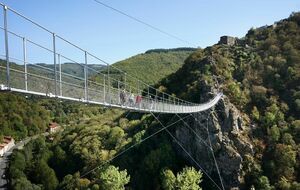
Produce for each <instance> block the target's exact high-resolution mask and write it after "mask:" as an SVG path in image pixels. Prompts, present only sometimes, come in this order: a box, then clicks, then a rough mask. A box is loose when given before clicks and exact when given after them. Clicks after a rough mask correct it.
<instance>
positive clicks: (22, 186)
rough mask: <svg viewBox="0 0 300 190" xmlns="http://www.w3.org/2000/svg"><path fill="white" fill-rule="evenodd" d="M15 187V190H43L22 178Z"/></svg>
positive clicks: (16, 182)
mask: <svg viewBox="0 0 300 190" xmlns="http://www.w3.org/2000/svg"><path fill="white" fill-rule="evenodd" d="M13 185H14V189H15V190H41V189H42V188H41V187H39V186H37V185H34V184H31V182H30V181H29V180H27V179H26V177H21V178H19V179H17V180H16V181H15V182H14V184H13Z"/></svg>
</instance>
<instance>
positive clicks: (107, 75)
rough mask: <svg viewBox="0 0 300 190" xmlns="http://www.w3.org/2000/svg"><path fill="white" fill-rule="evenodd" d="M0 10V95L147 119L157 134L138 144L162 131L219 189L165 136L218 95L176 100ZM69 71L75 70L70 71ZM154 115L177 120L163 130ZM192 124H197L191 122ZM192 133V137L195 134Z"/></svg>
mask: <svg viewBox="0 0 300 190" xmlns="http://www.w3.org/2000/svg"><path fill="white" fill-rule="evenodd" d="M0 5H1V6H2V7H3V9H2V10H3V19H1V17H0V19H1V20H3V22H2V23H3V24H1V25H0V33H2V34H0V42H1V47H0V91H9V92H17V93H23V94H32V95H39V96H45V97H49V98H57V99H62V100H70V101H77V102H83V103H86V104H98V105H102V106H107V107H114V108H121V109H126V110H130V111H134V112H145V113H151V114H152V116H153V118H154V119H156V120H157V121H158V122H159V124H160V125H161V126H162V127H163V128H162V129H160V130H158V131H156V132H155V133H153V134H151V135H149V136H148V137H146V138H143V139H142V140H141V142H144V141H146V140H147V139H150V138H151V137H153V136H155V135H157V134H158V133H160V132H162V131H167V132H168V134H169V135H170V136H171V137H172V139H174V141H175V142H176V143H177V144H178V145H179V146H180V147H181V148H182V149H183V150H184V151H185V152H186V153H187V155H188V156H189V157H190V158H191V160H192V161H193V162H194V163H195V164H196V165H197V166H198V167H199V168H200V169H201V170H202V171H203V172H204V173H205V174H206V175H207V176H208V178H209V179H210V180H211V181H212V182H213V183H214V184H215V186H216V187H217V188H218V189H221V187H219V185H218V184H217V183H216V182H215V181H214V179H212V178H211V177H210V175H209V174H208V173H207V172H205V170H204V169H203V168H202V167H201V165H200V164H199V163H198V162H197V161H196V160H195V159H194V158H193V157H192V155H191V154H190V153H189V152H188V151H186V149H185V148H184V147H183V145H182V144H181V143H180V142H179V141H178V140H177V139H176V137H175V136H173V135H172V134H171V133H170V132H169V131H168V128H169V127H170V126H172V125H174V124H176V123H178V122H181V121H182V122H183V123H184V124H185V125H186V126H188V124H187V123H186V122H185V121H184V119H185V118H187V117H190V116H192V117H194V115H193V114H192V113H198V114H199V113H200V112H203V111H206V110H209V109H210V108H212V107H213V106H215V105H216V104H217V103H218V101H219V100H220V99H221V98H222V96H223V94H222V93H217V94H216V95H215V96H214V97H213V98H212V99H211V100H209V101H208V102H205V103H202V104H196V103H192V102H189V101H185V100H182V99H180V98H177V97H175V96H173V95H170V94H168V93H165V92H162V91H160V90H158V89H156V88H154V87H152V86H151V85H149V84H146V83H145V82H143V81H142V80H140V79H138V78H136V77H133V76H131V75H129V74H127V73H126V72H124V71H122V70H121V69H119V68H117V67H115V66H114V65H110V64H108V63H107V62H105V61H104V60H102V59H100V58H98V57H97V56H95V55H94V54H92V53H90V52H88V51H86V50H84V49H83V48H81V47H79V46H77V45H75V44H74V43H72V42H70V41H68V40H66V39H65V38H63V37H61V36H60V35H57V34H56V33H54V32H52V31H51V30H49V29H48V28H46V27H44V26H42V25H41V24H39V23H37V22H35V21H33V20H31V19H30V18H28V17H26V16H24V15H23V14H21V13H19V12H17V11H15V10H13V9H11V8H9V7H7V6H6V5H4V4H2V3H0ZM122 14H123V13H122ZM127 16H128V15H127ZM9 17H15V18H17V19H18V20H22V21H23V22H26V24H24V26H26V27H28V26H29V25H30V27H33V28H34V29H33V30H40V31H42V32H43V33H44V34H43V37H41V36H39V37H38V38H35V39H32V37H29V36H30V35H29V34H26V32H25V31H23V30H22V27H20V28H21V29H19V30H17V29H15V27H10V26H11V25H14V23H12V24H11V22H9ZM130 17H131V16H130ZM139 22H141V21H139ZM0 23H1V22H0ZM146 25H148V24H146ZM31 36H32V35H31ZM34 37H36V35H35V36H34V35H33V38H34ZM70 49H72V51H70ZM70 52H72V53H70ZM74 67H76V71H75V70H74ZM199 95H200V94H199ZM155 113H170V114H173V116H177V117H178V118H179V120H177V121H176V122H174V123H172V124H169V125H167V126H165V125H164V124H163V123H162V122H161V121H160V120H159V118H158V117H157V116H155ZM179 114H186V116H184V117H181V116H180V115H179ZM158 115H159V114H158ZM194 119H195V121H197V122H199V121H198V120H197V118H196V117H194ZM188 127H189V126H188ZM207 127H208V126H207ZM189 129H191V130H192V131H193V129H192V128H190V127H189ZM207 132H208V128H207ZM193 133H195V134H196V132H195V131H193ZM196 136H197V138H200V140H202V142H204V145H205V146H207V147H208V148H209V150H210V151H211V153H212V155H213V158H214V162H215V165H216V168H217V171H218V175H219V178H220V183H221V185H222V189H224V186H223V183H222V179H221V174H220V171H219V168H218V165H217V161H216V159H215V157H214V151H213V149H212V146H211V142H210V140H209V142H210V144H209V145H208V144H207V143H206V142H205V140H203V139H202V138H201V137H200V136H199V135H197V134H196ZM208 136H209V134H208ZM137 144H139V143H136V144H133V145H131V146H129V147H127V148H126V149H124V150H123V151H121V152H119V153H118V154H116V155H115V156H114V157H113V158H111V159H110V160H109V161H112V160H113V159H114V158H116V157H119V156H120V155H122V154H124V153H125V152H127V151H128V150H130V149H131V148H133V147H135V146H136V145H137ZM98 168H99V166H97V167H95V168H94V169H92V170H90V171H86V172H85V173H84V174H83V175H82V177H83V176H86V175H88V174H89V173H91V172H93V171H94V170H96V169H98Z"/></svg>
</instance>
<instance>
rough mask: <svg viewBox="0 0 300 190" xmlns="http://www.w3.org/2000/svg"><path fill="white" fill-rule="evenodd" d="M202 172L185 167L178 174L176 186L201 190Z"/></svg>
mask: <svg viewBox="0 0 300 190" xmlns="http://www.w3.org/2000/svg"><path fill="white" fill-rule="evenodd" d="M201 182H202V173H201V172H200V171H198V172H197V171H196V170H195V169H194V168H192V167H186V168H183V170H182V172H180V173H178V174H177V176H176V187H177V189H180V190H201V189H202V188H201V187H200V186H199V185H200V183H201Z"/></svg>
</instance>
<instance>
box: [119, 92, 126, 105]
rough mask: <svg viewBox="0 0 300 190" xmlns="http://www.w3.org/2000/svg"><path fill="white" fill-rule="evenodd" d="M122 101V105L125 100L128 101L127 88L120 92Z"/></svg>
mask: <svg viewBox="0 0 300 190" xmlns="http://www.w3.org/2000/svg"><path fill="white" fill-rule="evenodd" d="M120 101H121V104H122V105H123V104H125V102H126V93H125V90H122V91H121V92H120Z"/></svg>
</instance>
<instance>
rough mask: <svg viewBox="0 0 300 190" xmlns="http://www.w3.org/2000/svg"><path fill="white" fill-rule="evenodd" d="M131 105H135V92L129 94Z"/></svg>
mask: <svg viewBox="0 0 300 190" xmlns="http://www.w3.org/2000/svg"><path fill="white" fill-rule="evenodd" d="M129 105H130V106H133V105H134V94H133V93H131V94H130V96H129Z"/></svg>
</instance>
